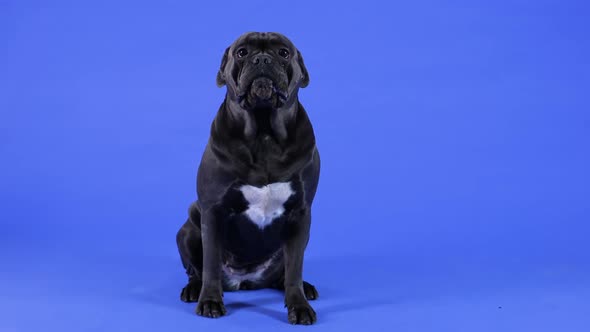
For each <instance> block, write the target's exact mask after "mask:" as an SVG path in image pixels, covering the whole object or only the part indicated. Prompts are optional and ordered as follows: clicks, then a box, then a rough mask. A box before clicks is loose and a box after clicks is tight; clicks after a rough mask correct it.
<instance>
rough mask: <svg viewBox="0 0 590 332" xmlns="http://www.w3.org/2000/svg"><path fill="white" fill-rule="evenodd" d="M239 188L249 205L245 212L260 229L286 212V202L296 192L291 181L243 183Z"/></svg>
mask: <svg viewBox="0 0 590 332" xmlns="http://www.w3.org/2000/svg"><path fill="white" fill-rule="evenodd" d="M238 189H239V191H240V192H241V193H242V195H243V197H244V200H245V202H246V206H247V207H246V210H245V211H244V212H243V214H244V215H245V216H246V217H247V218H248V220H249V221H250V222H252V223H254V224H255V225H256V226H258V227H259V228H260V229H264V228H265V227H267V226H268V225H270V224H272V222H273V221H274V220H276V219H278V218H280V217H281V216H282V215H283V214H284V213H285V203H286V202H287V201H288V200H289V198H290V197H291V196H293V194H294V193H295V192H294V191H293V188H292V186H291V183H290V182H276V183H270V184H268V185H265V186H262V187H255V186H251V185H242V186H240V187H239V188H238Z"/></svg>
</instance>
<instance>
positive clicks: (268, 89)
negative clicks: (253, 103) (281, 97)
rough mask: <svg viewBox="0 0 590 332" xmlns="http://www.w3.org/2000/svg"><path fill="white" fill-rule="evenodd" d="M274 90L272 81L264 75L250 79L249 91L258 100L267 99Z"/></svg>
mask: <svg viewBox="0 0 590 332" xmlns="http://www.w3.org/2000/svg"><path fill="white" fill-rule="evenodd" d="M275 91H276V89H275V87H274V83H273V81H272V80H271V79H269V78H266V77H259V78H256V79H255V80H254V81H252V86H251V87H250V93H251V94H252V96H253V97H256V98H258V99H259V100H269V99H271V98H272V95H273V93H274V92H275Z"/></svg>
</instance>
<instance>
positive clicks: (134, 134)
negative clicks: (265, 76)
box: [0, 0, 590, 332]
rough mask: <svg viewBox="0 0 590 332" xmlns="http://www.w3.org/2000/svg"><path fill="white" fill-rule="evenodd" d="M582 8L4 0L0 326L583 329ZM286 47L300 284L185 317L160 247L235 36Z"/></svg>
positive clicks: (587, 166) (0, 15)
mask: <svg viewBox="0 0 590 332" xmlns="http://www.w3.org/2000/svg"><path fill="white" fill-rule="evenodd" d="M588 13H589V6H588V4H587V3H586V2H583V1H527V0H523V1H493V2H492V1H452V2H441V1H434V0H419V1H412V2H399V3H397V2H391V1H381V2H377V1H362V2H358V3H356V2H355V3H352V2H351V3H345V2H338V3H336V2H327V1H321V2H320V1H313V2H310V1H298V2H296V3H292V2H272V3H268V2H263V1H258V0H256V1H249V2H243V1H234V0H227V1H225V0H224V1H217V2H207V3H205V2H200V1H170V2H166V4H164V3H160V4H156V3H152V2H146V1H125V2H119V1H100V2H87V1H61V0H60V1H51V2H46V1H0V41H1V42H0V332H32V331H35V332H37V331H56V332H70V331H71V332H80V331H107V332H112V331H145V332H148V331H165V332H171V331H205V330H206V329H210V330H211V331H228V332H229V331H238V330H239V331H251V330H255V331H259V332H262V331H277V330H281V331H282V330H287V329H301V330H303V329H310V330H321V331H339V332H346V331H400V332H401V331H404V332H406V331H420V332H422V331H437V332H438V331H450V332H461V331H465V332H481V331H494V332H505V331H518V332H522V331H535V332H537V331H564V332H587V331H590V304H588V299H589V298H590V243H589V242H588V238H589V235H590V224H589V221H590V172H589V171H588V170H590V154H589V146H590V145H589V144H590V130H589V128H590V112H589V110H590V99H589V98H588V96H589V91H590V63H589V61H588V59H590V43H589V39H588V31H590V24H589V21H588V17H589V14H588ZM251 30H254V31H279V32H283V33H284V34H286V35H287V36H288V37H290V38H291V39H292V40H293V41H294V43H295V45H297V47H298V48H299V49H300V51H301V53H302V54H303V57H304V59H305V64H306V66H307V69H308V70H309V73H310V77H311V83H310V85H309V87H308V88H306V89H303V90H301V91H300V100H301V101H302V103H303V105H304V106H305V107H306V109H307V111H308V114H309V116H310V118H311V120H312V123H313V125H314V128H315V132H316V137H317V142H318V147H319V149H320V153H321V156H322V173H321V178H320V185H319V189H318V193H317V196H316V200H315V201H314V206H313V217H312V218H313V222H312V233H311V240H310V243H309V247H308V249H307V251H306V260H305V266H304V278H305V279H306V280H308V281H309V282H311V283H312V284H314V285H316V286H317V288H318V290H319V292H320V298H319V299H318V300H317V301H314V302H313V303H312V305H313V307H314V308H315V310H316V311H317V314H318V322H317V324H316V325H314V326H311V327H299V326H297V327H292V326H290V325H289V324H288V323H287V314H286V310H285V309H284V308H283V299H282V296H281V294H280V292H278V291H273V290H262V291H250V292H235V293H226V294H225V298H224V299H225V304H226V306H227V309H228V316H227V317H223V318H220V319H217V320H212V319H206V318H201V317H198V316H196V314H194V307H195V304H185V303H182V302H181V301H180V299H179V294H180V290H181V288H182V287H183V286H184V284H185V282H186V279H185V275H184V271H183V270H182V267H181V264H180V261H179V258H178V254H177V249H176V245H175V235H176V231H177V230H178V228H179V227H180V226H181V225H182V223H183V222H184V221H185V220H186V215H187V208H188V206H189V205H190V203H191V202H192V201H193V200H194V199H196V194H195V175H196V169H197V166H198V163H199V160H200V156H201V154H202V151H203V147H204V145H205V143H206V141H207V138H208V135H209V126H210V123H211V121H212V119H213V117H214V115H215V112H216V111H217V108H218V107H219V104H220V103H221V101H222V99H223V97H224V91H225V90H224V89H218V88H217V87H216V86H215V75H216V73H217V70H218V68H219V65H220V62H221V56H222V54H223V51H224V50H225V48H226V47H227V46H228V45H229V44H230V43H231V42H232V41H233V40H234V39H235V38H236V37H237V36H239V35H240V34H241V33H243V32H245V31H251Z"/></svg>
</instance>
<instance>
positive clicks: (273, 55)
mask: <svg viewBox="0 0 590 332" xmlns="http://www.w3.org/2000/svg"><path fill="white" fill-rule="evenodd" d="M308 84H309V75H308V74H307V69H306V68H305V65H304V64H303V58H302V57H301V53H300V52H299V51H298V50H297V48H295V46H294V45H293V43H292V42H291V41H290V40H289V39H287V37H285V36H283V35H282V34H280V33H276V32H248V33H245V34H243V35H242V36H240V37H239V38H238V39H237V40H236V41H235V42H234V43H233V44H232V45H231V46H229V47H228V48H227V49H226V50H225V54H224V55H223V59H222V60H221V67H220V68H219V72H218V73H217V85H218V86H219V87H222V86H224V85H227V90H228V94H229V97H230V98H232V99H233V100H235V101H237V102H238V103H239V104H240V106H241V107H242V108H243V109H253V108H258V107H271V108H281V107H283V106H285V105H287V104H290V103H292V102H293V101H294V100H296V96H297V92H298V90H299V88H304V87H306V86H307V85H308Z"/></svg>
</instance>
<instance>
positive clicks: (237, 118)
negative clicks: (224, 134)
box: [224, 96, 299, 142]
mask: <svg viewBox="0 0 590 332" xmlns="http://www.w3.org/2000/svg"><path fill="white" fill-rule="evenodd" d="M224 105H225V111H226V112H227V115H228V117H229V119H231V121H232V123H234V124H238V126H240V127H241V130H242V133H243V135H244V138H245V139H247V140H254V139H256V138H257V137H260V136H262V135H269V136H272V137H274V138H275V139H276V140H277V141H278V142H283V141H285V140H286V139H287V137H288V136H289V127H290V124H292V122H293V121H294V120H295V118H296V115H297V109H298V107H299V101H298V100H297V99H296V98H295V99H294V100H293V101H292V102H291V103H289V104H288V105H287V106H284V107H281V108H278V109H276V108H272V107H259V108H254V109H249V110H244V109H242V108H241V106H240V105H239V104H238V103H237V102H236V101H235V100H233V99H231V98H229V97H227V96H226V99H225V102H224Z"/></svg>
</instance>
